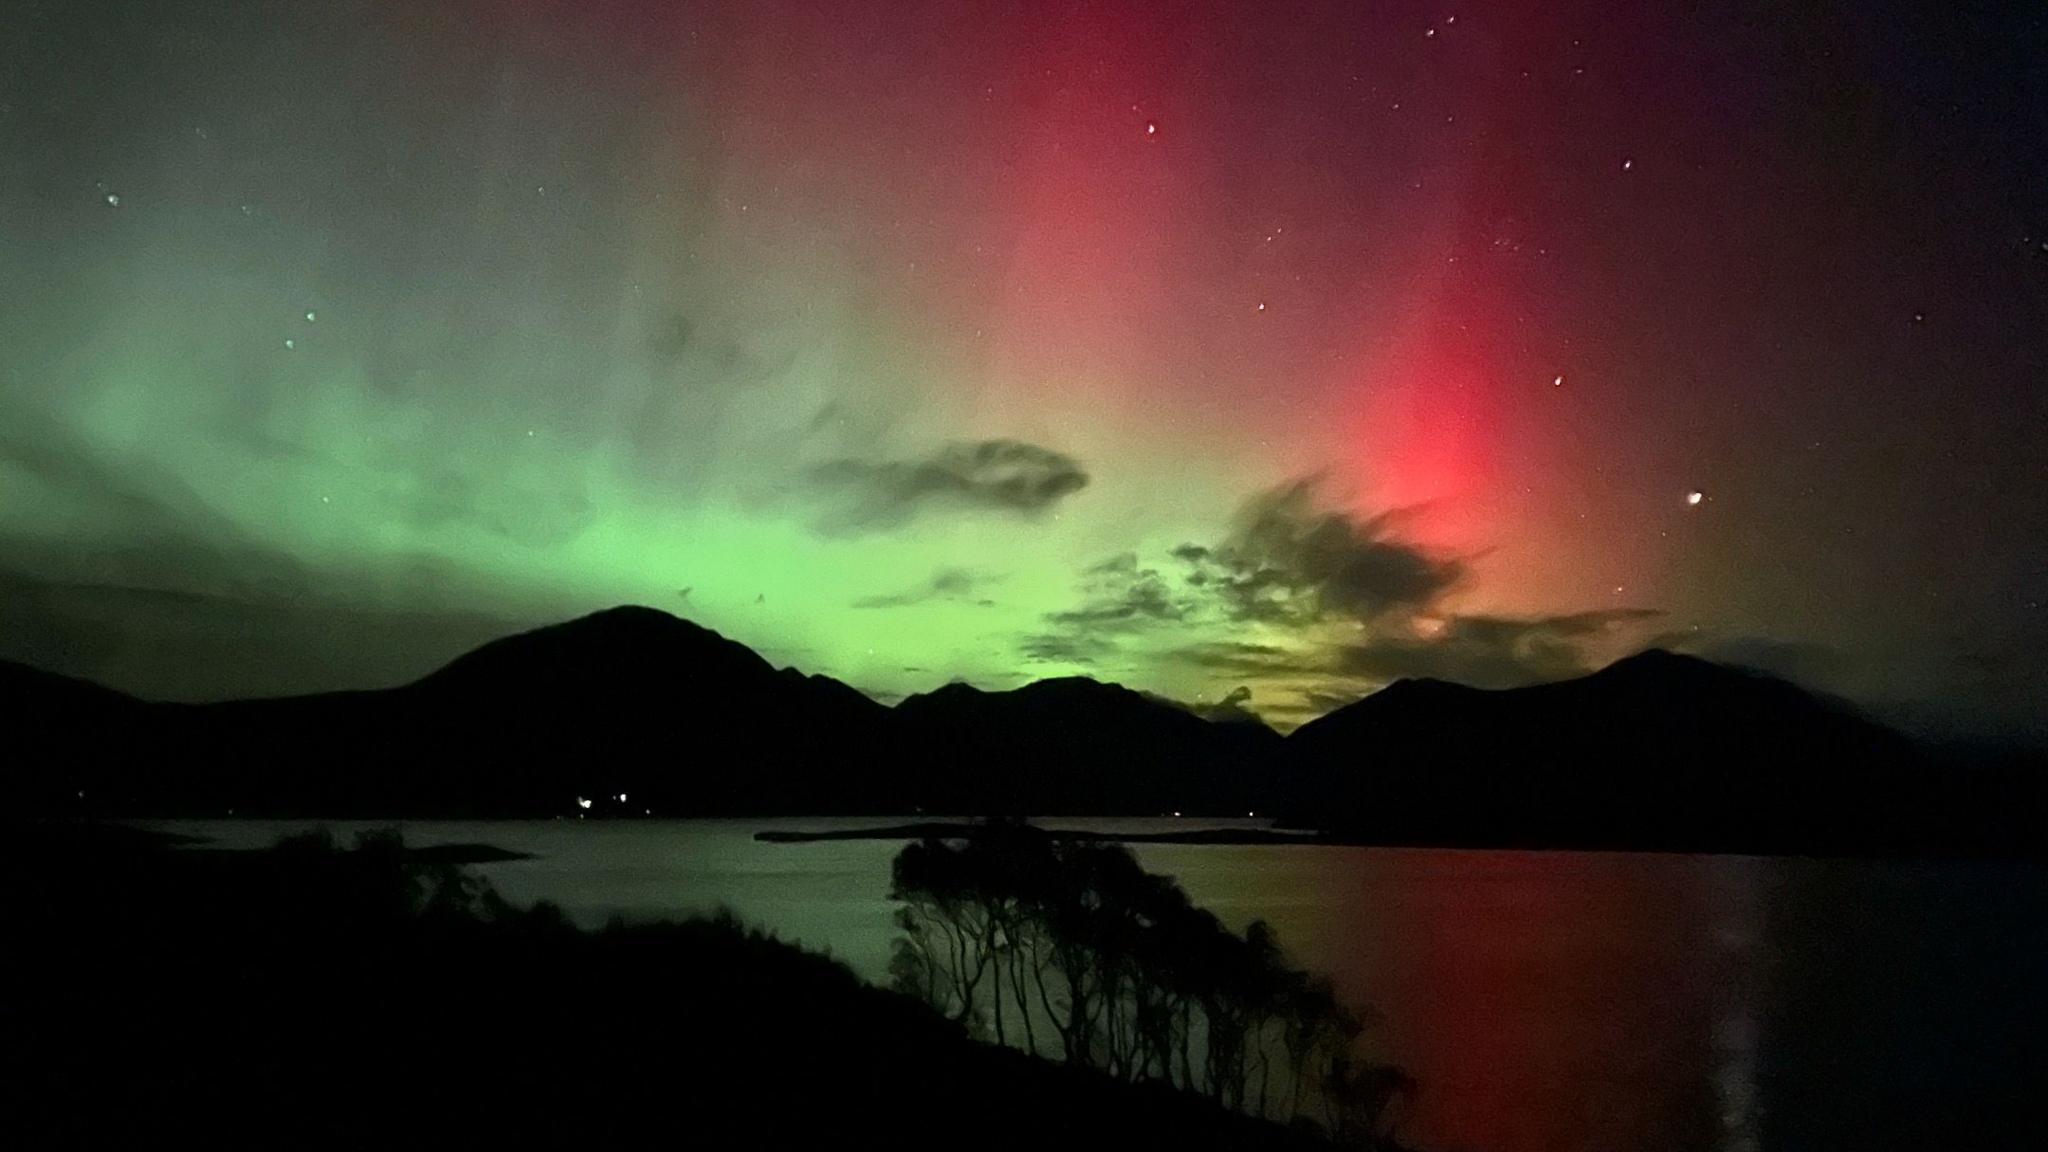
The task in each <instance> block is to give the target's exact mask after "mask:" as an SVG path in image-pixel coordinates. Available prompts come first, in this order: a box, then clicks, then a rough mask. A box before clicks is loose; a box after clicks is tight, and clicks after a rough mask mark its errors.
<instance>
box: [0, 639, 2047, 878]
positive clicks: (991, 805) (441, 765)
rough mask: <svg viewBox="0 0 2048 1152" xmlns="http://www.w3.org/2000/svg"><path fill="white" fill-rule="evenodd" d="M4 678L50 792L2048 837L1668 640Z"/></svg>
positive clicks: (616, 654) (612, 659) (32, 802)
mask: <svg viewBox="0 0 2048 1152" xmlns="http://www.w3.org/2000/svg"><path fill="white" fill-rule="evenodd" d="M0 699H4V700H7V701H9V702H11V704H12V707H11V709H10V711H12V712H13V713H14V714H15V715H16V716H17V717H20V718H22V719H21V721H20V722H18V723H17V724H16V725H14V727H15V729H16V730H15V732H14V741H13V743H14V747H15V749H16V750H17V752H20V753H23V755H22V756H21V758H20V762H21V763H24V764H27V765H28V768H26V769H18V770H17V771H16V772H15V773H13V774H12V776H11V777H9V778H7V780H8V785H9V793H10V797H9V798H10V800H11V802H12V806H13V807H15V808H18V809H25V810H29V811H37V812H43V813H52V812H78V811H95V812H126V813H152V814H170V813H188V814H200V813H205V814H217V813H220V812H224V811H228V810H234V811H236V812H239V813H242V814H251V813H264V814H272V815H302V816H345V815H397V814H406V815H443V816H487V815H495V816H502V815H523V816H535V815H557V816H563V815H566V816H583V815H592V814H596V815H628V814H630V815H642V814H661V815H826V814H830V815H841V814H844V815H865V814H873V815H903V814H909V813H916V812H933V813H948V814H966V815H980V814H996V813H1001V814H1012V815H1105V816H1131V815H1160V814H1165V813H1170V812H1182V813H1188V814H1190V815H1197V814H1198V815H1207V816H1221V815H1231V816H1242V815H1244V814H1246V813H1253V812H1256V813H1260V814H1277V815H1279V816H1281V817H1282V818H1284V819H1286V820H1288V821H1289V822H1290V823H1292V824H1294V825H1297V826H1302V827H1315V828H1322V829H1325V830H1328V831H1332V832H1336V833H1340V834H1343V835H1345V836H1347V837H1350V838H1353V839H1359V840H1365V841H1369V842H1383V843H1414V844H1468V845H1487V846H1533V847H1558V846H1576V847H1650V848H1660V847H1661V848H1679V849H1686V850H1740V851H1788V850H1790V851H1861V850H1866V849H1885V848H1897V849H1900V850H1911V851H1936V850H1943V849H1944V848H1945V847H1955V848H1958V849H1964V850H1967V849H1971V848H1974V847H1979V846H1984V845H1989V846H1993V847H1996V846H1999V845H2004V846H2006V847H2010V846H2011V845H2013V844H2016V843H2020V842H2021V841H2023V840H2029V839H2030V837H2028V836H2027V835H2026V834H2025V832H2024V830H2022V829H2019V828H2018V827H2017V816H2016V815H2015V813H2016V812H2017V811H2018V810H2017V809H2011V808H2007V810H2006V811H2005V813H2004V814H2003V815H2001V814H2000V811H1999V809H2000V807H2001V804H2000V803H1998V802H1997V801H1999V800H2000V799H2001V798H2010V797H2014V796H2023V795H2030V793H2028V792H2027V789H2028V788H2031V787H2037V786H2038V777H2033V778H2031V779H2024V778H2023V777H2025V776H2027V773H2025V772H2020V771H2008V772H2005V773H2004V774H2002V775H1997V776H1996V777H1995V778H1994V777H1993V775H1991V774H1987V773H1979V774H1977V775H1976V776H1972V777H1969V778H1968V779H1967V780H1964V779H1963V778H1961V777H1958V778H1956V779H1950V780H1942V779H1940V778H1938V777H1936V776H1935V775H1933V773H1935V772H1937V771H1940V770H1941V769H1939V768H1938V767H1936V766H1935V765H1934V764H1933V763H1932V762H1931V761H1930V758H1929V757H1928V756H1927V755H1926V754H1925V752H1924V750H1923V749H1921V748H1919V747H1918V746H1916V745H1915V744H1914V743H1913V742H1912V741H1910V740H1908V739H1907V738H1906V737H1904V736H1902V735H1900V734H1898V733H1896V732H1893V731H1891V730H1890V729H1887V728H1884V727H1883V726H1882V725H1879V724H1876V723H1875V722H1873V721H1871V720H1869V719H1868V718H1867V717H1864V716H1862V715H1860V714H1859V713H1857V712H1855V711H1854V710H1853V709H1850V708H1848V707H1846V706H1844V705H1841V704H1840V702H1834V701H1830V700H1828V699H1826V698H1823V697H1819V696H1817V695H1815V694H1813V693H1811V692H1808V691H1807V690H1805V689H1803V688H1801V687H1799V686H1797V685H1794V684H1792V683H1790V682H1789V681H1784V680H1781V679H1778V678H1776V677H1771V676H1768V675H1765V674H1762V673H1757V672H1754V671H1749V670H1742V669H1735V668H1730V667H1727V666H1724V665H1719V664H1715V663H1713V662H1710V661H1706V660H1702V659H1700V658H1698V657H1693V656H1688V655H1684V654H1680V653H1672V652H1668V651H1664V650H1661V649H1651V650H1647V651H1645V652H1642V653H1638V654H1635V655H1633V656H1630V657H1626V658H1624V659H1622V660H1619V661H1616V662H1615V663H1614V664H1611V665H1609V666H1608V667H1606V668H1603V669H1600V670H1598V671H1595V672H1592V673H1590V674H1588V675H1585V676H1581V677H1575V678H1571V679H1567V680H1561V681H1553V682H1549V683H1545V684H1538V685H1531V686H1527V687H1521V688H1508V689H1493V690H1489V689H1479V688H1473V687H1469V686H1466V685H1460V684H1456V683H1454V682H1450V681H1444V680H1435V679H1428V678H1419V679H1403V680H1397V681H1395V682H1393V683H1391V684H1389V685H1387V686H1386V687H1384V688H1382V689H1381V690H1379V691H1377V692H1374V693H1371V694H1369V695H1367V696H1364V697H1361V698H1360V699H1359V700H1357V701H1354V702H1353V703H1351V704H1348V705H1345V706H1343V707H1341V708H1338V709H1335V710H1333V711H1331V712H1330V713H1327V714H1325V715H1324V716H1321V717H1318V718H1317V719H1315V720H1312V721H1310V722H1308V723H1306V724H1304V725H1302V726H1301V727H1300V728H1298V729H1296V730H1295V731H1294V732H1293V733H1291V734H1289V735H1287V736H1284V737H1283V736H1281V735H1280V734H1278V733H1276V732H1274V731H1273V730H1272V729H1270V728H1268V727H1266V726H1264V725H1263V724H1252V723H1246V722H1244V721H1242V720H1238V719H1231V718H1209V717H1205V716H1202V715H1198V714H1197V713H1196V712H1195V711H1193V710H1192V709H1191V708H1189V707H1187V706H1183V705H1179V704H1177V703H1175V702H1171V701H1165V700H1162V699H1161V698H1158V697H1156V696H1152V695H1150V694H1147V693H1143V692H1139V691H1136V690H1134V689H1131V688H1128V687H1125V686H1123V685H1120V684H1114V683H1110V682H1104V681H1098V680H1094V679H1091V678H1088V677H1078V676H1075V677H1058V678H1052V679H1047V680H1040V681H1034V682H1032V683H1030V684H1026V685H1023V686H1020V687H1018V688H1013V689H1004V690H993V691H991V690H986V689H981V688H977V687H974V686H972V685H968V684H963V683H957V682H956V683H949V684H945V685H941V686H939V687H938V688H935V689H933V690H932V691H930V692H925V693H918V694H914V695H912V696H908V697H905V698H904V699H903V700H901V701H899V702H898V703H897V704H896V705H895V706H893V707H886V706H884V705H882V704H880V703H877V702H875V701H874V700H872V699H870V698H869V697H867V696H866V695H864V694H862V693H861V692H860V691H859V690H857V689H855V688H853V687H852V686H850V685H847V684H845V683H843V682H841V681H839V680H836V679H834V678H832V677H829V676H823V675H817V674H806V673H804V672H802V671H801V670H799V669H796V668H794V667H785V668H779V669H778V668H776V667H774V666H773V665H772V664H771V663H770V662H769V661H767V660H766V659H764V658H762V657H761V656H760V655H759V654H758V653H756V652H755V651H753V650H752V649H751V648H749V647H747V646H746V645H744V644H742V643H739V642H738V641H734V640H731V639H729V638H727V637H725V636H723V635H721V634H719V633H718V632H716V631H715V630H713V629H709V628H706V627H703V626H702V625H699V624H696V623H694V622H692V621H689V620H685V619H683V618H680V617H677V616H674V615H672V614H669V613H666V612H662V611H660V610H657V609H652V608H644V607H638V606H622V607H619V608H613V609H607V610H605V611H602V612H597V613H592V614H590V615H587V616H583V617H579V618H576V619H574V620H568V621H563V622H561V623H558V624H551V625H546V626H543V627H541V628H536V629H532V630H529V631H526V632H521V633H515V634H513V635H509V636H505V637H500V638H498V639H496V640H492V641H490V642H487V643H485V644H483V645H480V646H478V647H477V648H475V649H472V650H470V651H469V652H466V653H464V654H462V655H460V656H458V657H456V658H455V659H453V660H451V661H449V662H448V663H447V664H445V665H443V666H441V667H440V668H438V669H435V670H434V671H432V672H430V673H428V674H427V675H425V676H423V677H420V678H419V679H417V680H414V681H412V682H410V683H407V684H403V685H399V686H396V687H392V688H384V689H369V690H362V691H353V692H343V693H326V694H320V695H313V696H298V697H279V698H270V699H257V700H240V701H225V702H220V703H213V704H167V703H153V702H149V701H144V700H140V699H138V698H135V697H132V696H128V695H126V694H123V693H120V692H117V691H115V690H113V689H108V688H104V687H101V686H99V685H95V684H92V683H91V682H89V681H83V680H78V679H75V678H70V677H64V676H61V675H58V674H55V673H48V672H42V671H39V670H36V669H32V668H29V667H28V666H26V665H15V664H7V663H5V662H0ZM1838 760H1841V761H1853V764H1854V766H1853V767H1851V768H1844V767H1842V766H1840V765H1838V764H1837V763H1836V761H1838ZM1958 784H1966V785H1967V787H1963V788H1960V789H1959V788H1958V787H1956V786H1955V785H1958ZM586 801H587V802H588V806H585V804H584V802H586ZM1980 842H1981V843H1980Z"/></svg>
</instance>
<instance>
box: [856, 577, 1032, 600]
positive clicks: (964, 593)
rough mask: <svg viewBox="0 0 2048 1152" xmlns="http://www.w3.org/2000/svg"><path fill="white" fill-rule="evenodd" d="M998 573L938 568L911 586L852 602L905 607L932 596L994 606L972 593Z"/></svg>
mask: <svg viewBox="0 0 2048 1152" xmlns="http://www.w3.org/2000/svg"><path fill="white" fill-rule="evenodd" d="M1000 579H1001V577H989V576H977V575H976V574H974V573H973V572H970V571H968V570H967V569H965V568H941V569H939V570H938V571H936V572H933V573H932V575H931V578H930V579H929V580H926V581H925V582H924V583H922V584H919V585H917V586H916V587H914V588H906V589H904V590H903V591H901V592H891V593H889V594H887V595H883V596H864V597H862V598H860V599H858V600H855V601H854V602H853V607H855V608H908V607H910V606H912V605H915V604H929V603H931V602H933V601H935V600H944V601H954V602H959V603H972V604H975V605H978V606H980V607H983V608H990V607H994V606H995V601H993V600H990V599H988V598H987V597H977V596H976V595H975V593H976V592H977V591H978V590H979V589H981V588H982V587H984V586H986V585H989V584H993V583H996V582H997V581H999V580H1000Z"/></svg>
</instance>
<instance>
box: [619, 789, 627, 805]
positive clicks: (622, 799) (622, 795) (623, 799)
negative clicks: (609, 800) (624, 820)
mask: <svg viewBox="0 0 2048 1152" xmlns="http://www.w3.org/2000/svg"><path fill="white" fill-rule="evenodd" d="M625 802H626V794H625V793H624V792H621V793H619V803H621V804H624V803H625Z"/></svg>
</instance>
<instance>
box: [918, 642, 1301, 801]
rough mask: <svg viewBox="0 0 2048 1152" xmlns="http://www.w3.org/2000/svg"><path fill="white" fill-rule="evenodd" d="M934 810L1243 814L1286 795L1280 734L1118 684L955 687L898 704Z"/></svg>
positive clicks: (1076, 681)
mask: <svg viewBox="0 0 2048 1152" xmlns="http://www.w3.org/2000/svg"><path fill="white" fill-rule="evenodd" d="M895 719H896V721H897V725H898V730H899V732H900V733H902V735H903V737H904V741H905V748H906V753H907V755H908V756H909V757H910V758H911V760H912V761H913V762H915V763H917V764H919V765H920V768H921V771H920V773H919V776H920V783H921V784H922V785H923V791H922V794H923V795H924V796H925V797H926V800H927V802H926V803H925V804H924V807H925V808H927V809H929V810H933V811H942V812H997V813H1005V814H1017V815H1023V814H1045V815H1050V814H1088V813H1141V814H1156V813H1162V812H1173V811H1181V812H1187V813H1190V814H1193V813H1201V814H1204V815H1219V814H1233V815H1241V814H1243V813H1245V812H1249V811H1255V810H1257V809H1258V808H1259V807H1260V806H1261V805H1264V804H1266V803H1267V801H1268V800H1269V799H1270V798H1271V797H1272V796H1274V795H1275V794H1276V787H1275V786H1276V783H1277V782H1276V781H1275V779H1274V778H1273V774H1274V772H1275V771H1277V770H1278V760H1279V757H1278V755H1277V753H1278V752H1279V749H1280V744H1281V740H1280V736H1279V734H1278V733H1276V732H1274V731H1273V730H1272V729H1270V728H1267V727H1266V726H1264V725H1262V724H1244V723H1216V722H1213V721H1209V720H1204V719H1202V718H1201V717H1199V716H1196V715H1194V714H1193V713H1191V712H1189V711H1187V710H1185V709H1183V708H1178V707H1175V706H1173V705H1171V704H1168V703H1164V702H1162V701H1159V700H1156V699H1154V698H1152V697H1149V696H1146V695H1144V694H1142V693H1138V692H1133V691H1132V690H1130V689H1128V688H1124V687H1122V686H1120V685H1116V684H1103V683H1100V682H1098V681H1095V680H1090V679H1086V678H1084V677H1078V676H1077V677H1065V678H1061V679H1055V680H1040V681H1037V682H1036V683H1032V684H1027V685H1025V686H1024V687H1022V688H1017V689H1013V690H1011V691H1007V692H984V691H982V690H981V689H978V688H974V687H971V686H969V685H966V684H958V683H955V684H948V685H946V686H945V687H943V688H940V689H938V690H937V691H935V692H929V693H926V694H923V695H919V696H912V697H909V698H908V699H906V700H904V701H903V702H902V703H900V704H898V705H897V706H896V708H895Z"/></svg>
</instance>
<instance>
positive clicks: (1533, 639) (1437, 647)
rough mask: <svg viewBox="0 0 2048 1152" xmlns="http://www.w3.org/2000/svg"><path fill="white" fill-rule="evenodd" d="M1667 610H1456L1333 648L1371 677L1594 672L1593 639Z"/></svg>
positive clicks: (1505, 677) (1346, 665)
mask: <svg viewBox="0 0 2048 1152" xmlns="http://www.w3.org/2000/svg"><path fill="white" fill-rule="evenodd" d="M1661 615H1662V613H1660V612H1658V611H1656V610H1655V609H1648V608H1619V609H1608V610H1603V611H1596V612H1574V613H1567V614H1563V615H1555V616H1525V617H1514V616H1484V615H1474V616H1458V615H1453V616H1449V617H1445V618H1443V619H1442V620H1441V621H1436V622H1434V623H1430V624H1424V626H1422V627H1421V628H1419V629H1418V630H1415V631H1405V630H1391V629H1390V630H1388V631H1386V632H1384V633H1381V634H1377V635H1374V636H1372V637H1370V638H1368V639H1366V640H1364V641H1361V642H1355V643H1351V644H1346V645H1343V646H1341V647H1339V648H1338V649H1336V651H1335V652H1334V653H1333V655H1334V660H1333V667H1332V670H1333V671H1335V672H1337V673H1339V674H1342V675H1345V676H1351V677H1356V678H1359V679H1362V680H1366V681H1374V682H1378V683H1386V682H1387V681H1390V680H1399V679H1404V678H1408V679H1415V678H1422V677H1431V678H1435V679H1439V680H1451V681H1455V682H1457V683H1460V684H1470V685H1472V686H1474V687H1479V688H1509V687H1514V686H1516V685H1520V684H1531V683H1539V682H1542V681H1546V680H1563V679H1567V678H1569V677H1572V676H1579V675H1584V674H1585V673H1587V672H1590V671H1592V667H1591V664H1590V659H1591V656H1590V654H1589V652H1588V648H1589V646H1590V644H1591V642H1593V641H1597V640H1600V639H1602V638H1607V637H1612V636H1616V635H1619V634H1623V633H1624V632H1625V630H1626V629H1628V628H1629V627H1631V626H1634V625H1640V624H1642V623H1644V622H1646V621H1650V620H1654V619H1656V618H1658V617H1659V616H1661Z"/></svg>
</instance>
